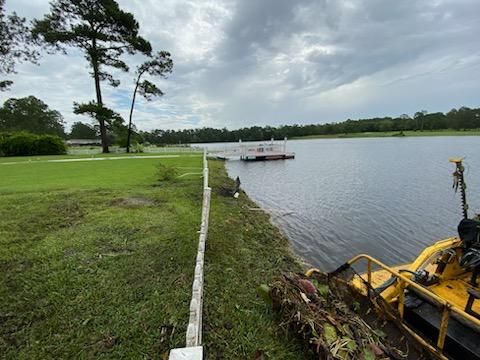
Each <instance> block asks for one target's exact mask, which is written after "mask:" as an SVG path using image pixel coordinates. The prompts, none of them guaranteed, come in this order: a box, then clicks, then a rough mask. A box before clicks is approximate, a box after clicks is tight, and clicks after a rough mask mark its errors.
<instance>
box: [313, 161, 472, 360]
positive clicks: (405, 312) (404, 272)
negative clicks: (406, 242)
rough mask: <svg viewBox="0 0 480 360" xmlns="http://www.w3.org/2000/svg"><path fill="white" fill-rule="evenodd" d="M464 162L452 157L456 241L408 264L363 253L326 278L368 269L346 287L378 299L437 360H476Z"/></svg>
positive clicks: (430, 249)
mask: <svg viewBox="0 0 480 360" xmlns="http://www.w3.org/2000/svg"><path fill="white" fill-rule="evenodd" d="M462 160H463V159H460V158H458V159H457V158H455V159H450V161H451V162H453V163H454V164H455V165H456V171H455V173H454V187H455V189H456V190H457V189H458V188H459V189H460V192H461V197H462V210H463V220H462V221H461V222H460V225H459V228H458V230H459V236H458V237H453V238H449V239H446V240H442V241H439V242H436V243H434V244H433V245H431V246H429V247H427V248H425V249H424V250H423V251H422V252H421V253H420V255H419V256H418V257H417V258H416V259H415V261H413V262H412V263H409V264H404V265H400V266H394V267H391V266H387V265H385V264H383V263H382V262H380V261H378V260H376V259H374V258H372V257H370V256H368V255H364V254H362V255H358V256H356V257H354V258H353V259H351V260H350V261H348V262H347V263H346V264H344V265H342V267H340V268H339V269H337V270H336V271H334V272H333V273H330V274H329V275H331V276H335V275H338V274H340V273H342V272H344V271H345V269H346V268H353V265H356V264H359V263H363V264H364V265H366V272H364V273H361V274H358V273H355V272H352V273H353V274H354V275H353V277H350V278H349V281H350V284H351V285H352V286H354V287H355V288H357V289H358V290H359V291H361V292H362V293H364V294H365V295H368V296H370V297H371V298H372V297H374V296H381V297H382V298H383V299H384V300H385V302H386V303H388V304H389V305H391V308H392V309H394V311H393V312H392V313H393V315H392V314H390V315H392V316H394V317H395V318H396V319H397V320H400V322H401V326H402V327H403V328H404V329H405V330H406V331H407V332H408V333H410V334H411V335H412V336H413V337H414V338H415V339H416V340H417V341H418V342H419V343H420V344H421V345H422V346H423V347H425V348H426V349H428V350H429V351H430V352H431V353H432V354H434V355H435V356H436V357H438V358H441V359H480V289H479V285H480V279H478V280H477V275H478V274H479V273H480V223H479V222H478V221H477V220H471V219H468V206H467V202H466V194H465V189H466V186H465V183H464V179H463V170H464V168H463V165H462ZM315 271H317V270H316V269H311V270H309V271H308V272H307V275H309V274H312V273H313V272H315Z"/></svg>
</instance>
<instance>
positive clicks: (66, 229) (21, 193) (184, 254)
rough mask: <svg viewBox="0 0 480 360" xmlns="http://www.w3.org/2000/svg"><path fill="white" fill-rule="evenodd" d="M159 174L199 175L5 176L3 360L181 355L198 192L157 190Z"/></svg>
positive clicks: (190, 160) (11, 169)
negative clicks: (172, 352)
mask: <svg viewBox="0 0 480 360" xmlns="http://www.w3.org/2000/svg"><path fill="white" fill-rule="evenodd" d="M2 160H3V159H2ZM160 162H161V163H163V164H169V165H173V166H177V167H179V173H180V174H182V173H187V172H200V171H201V166H202V165H201V164H202V162H201V157H200V156H196V157H179V158H167V159H138V160H133V159H129V160H115V161H91V162H75V163H45V162H38V163H34V162H31V163H25V164H14V165H6V166H5V165H0V172H1V175H0V219H1V220H0V272H1V274H2V276H1V277H0V357H1V358H7V359H16V358H19V359H73V358H84V359H91V358H111V359H120V358H124V359H133V358H136V359H139V358H147V359H149V358H152V359H158V358H161V357H162V356H164V355H165V354H167V352H168V350H169V349H170V348H173V347H178V346H183V345H184V341H185V330H186V324H187V320H188V305H189V300H190V296H191V284H192V276H193V267H194V260H195V254H196V248H197V241H198V234H197V230H198V228H199V222H200V212H201V202H202V195H201V186H202V185H201V184H202V180H201V178H200V175H189V176H184V177H182V178H180V179H178V180H177V181H172V182H160V181H158V180H156V177H155V171H156V164H158V163H160ZM195 168H196V169H195Z"/></svg>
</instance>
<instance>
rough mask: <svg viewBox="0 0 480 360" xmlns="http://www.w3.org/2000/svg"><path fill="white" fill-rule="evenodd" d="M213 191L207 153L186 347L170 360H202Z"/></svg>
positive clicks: (172, 354) (175, 352)
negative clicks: (205, 275) (205, 276)
mask: <svg viewBox="0 0 480 360" xmlns="http://www.w3.org/2000/svg"><path fill="white" fill-rule="evenodd" d="M211 194H212V189H211V188H210V187H209V186H208V160H207V152H206V150H204V152H203V202H202V220H201V223H200V235H199V237H198V249H197V257H196V259H195V271H194V274H193V285H192V299H191V300H190V315H189V320H188V325H187V334H186V339H185V340H186V341H185V342H186V346H185V347H184V348H179V349H173V350H172V351H170V360H180V359H182V360H187V359H188V360H201V359H203V347H202V326H203V324H202V321H203V319H202V315H203V284H204V281H203V280H204V278H203V268H204V263H205V245H206V242H207V234H208V219H209V214H210V198H211Z"/></svg>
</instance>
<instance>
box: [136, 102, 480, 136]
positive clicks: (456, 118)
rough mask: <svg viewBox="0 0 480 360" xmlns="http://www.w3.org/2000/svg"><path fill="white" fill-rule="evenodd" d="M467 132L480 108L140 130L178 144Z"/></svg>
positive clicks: (476, 125)
mask: <svg viewBox="0 0 480 360" xmlns="http://www.w3.org/2000/svg"><path fill="white" fill-rule="evenodd" d="M446 129H452V130H468V129H480V108H473V109H472V108H468V107H461V108H459V109H452V110H450V111H449V112H447V113H442V112H434V113H428V112H427V111H425V110H422V111H418V112H416V113H415V114H414V116H413V117H410V116H409V115H406V114H403V115H401V116H399V117H381V118H369V119H359V120H351V119H348V120H346V121H343V122H338V123H327V124H309V125H299V124H294V125H282V126H279V127H272V126H264V127H261V126H252V127H246V128H241V129H237V130H228V129H226V128H223V129H214V128H201V129H185V130H152V131H140V133H139V135H140V137H141V139H142V140H143V141H145V142H148V143H151V144H179V143H184V144H185V143H204V142H229V141H230V142H231V141H238V140H243V141H261V140H269V139H271V138H274V139H283V138H284V137H288V138H293V137H301V136H312V135H338V134H355V133H365V132H398V133H399V134H401V132H403V131H424V130H446Z"/></svg>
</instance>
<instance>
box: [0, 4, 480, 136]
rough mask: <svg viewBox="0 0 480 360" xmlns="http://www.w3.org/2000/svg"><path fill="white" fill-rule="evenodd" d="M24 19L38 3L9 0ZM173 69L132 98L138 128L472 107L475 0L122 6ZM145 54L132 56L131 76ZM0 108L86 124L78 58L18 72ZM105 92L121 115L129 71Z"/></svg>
mask: <svg viewBox="0 0 480 360" xmlns="http://www.w3.org/2000/svg"><path fill="white" fill-rule="evenodd" d="M6 2H7V11H8V12H10V11H12V10H15V11H16V12H17V13H18V14H20V15H22V16H25V17H27V18H29V19H31V18H34V17H41V16H42V15H43V14H45V13H47V12H48V10H49V4H48V1H45V0H7V1H6ZM119 3H120V6H121V7H122V8H123V9H124V10H127V11H130V12H132V13H133V14H134V15H135V17H136V19H137V20H138V21H139V23H140V31H141V34H142V35H143V36H144V37H145V38H147V39H148V40H150V41H151V43H152V45H153V47H154V49H155V50H168V51H170V52H171V53H172V57H173V59H174V73H173V74H172V75H171V76H170V77H169V79H168V80H165V81H163V80H162V81H157V83H158V84H159V85H161V88H162V90H163V91H164V92H165V96H163V97H162V98H158V99H155V100H154V101H153V102H146V101H142V100H140V101H139V102H138V106H137V108H136V113H135V122H136V123H137V126H138V127H139V128H141V129H143V130H150V129H155V128H162V129H166V128H170V129H178V128H192V127H203V126H212V127H227V128H230V129H233V128H239V127H244V126H252V125H273V126H277V125H281V124H293V123H325V122H331V121H342V120H345V119H347V118H351V119H356V118H361V117H373V116H383V115H390V116H398V115H400V114H402V113H407V114H409V115H413V113H414V112H415V111H417V110H421V109H426V110H428V111H448V110H449V109H451V108H453V107H460V106H470V107H478V106H480V104H479V103H480V101H479V99H480V95H479V94H480V18H479V16H480V1H478V0H449V1H446V0H435V1H433V0H431V1H429V0H422V1H419V0H401V1H400V0H371V1H367V0H365V1H360V0H352V1H340V0H323V1H322V0H318V1H313V0H299V1H292V0H205V1H203V0H162V1H159V0H120V1H119ZM140 61H142V58H141V57H138V56H136V57H133V58H129V60H128V62H129V64H130V65H131V67H132V68H134V67H135V65H136V64H138V63H139V62H140ZM17 70H18V74H17V75H15V76H12V77H11V79H12V80H14V85H13V87H12V89H11V90H10V91H9V92H5V93H0V100H1V101H3V100H5V99H7V98H9V97H23V96H28V95H34V96H36V97H38V98H40V99H42V100H43V101H45V102H46V103H47V104H48V105H50V106H51V107H52V108H54V109H56V110H59V111H60V112H61V113H62V114H63V115H64V117H65V120H66V122H67V124H69V125H70V124H72V123H73V122H74V121H86V122H88V121H90V120H89V119H88V118H86V117H82V116H77V115H74V114H73V113H72V104H73V101H77V102H78V101H89V100H93V99H94V84H93V80H92V79H91V78H90V77H89V69H88V65H87V62H86V60H85V58H84V57H83V55H82V54H81V53H79V52H77V51H74V50H73V51H69V53H68V55H45V56H43V58H42V59H41V63H40V66H34V65H28V64H22V65H20V66H18V67H17ZM119 78H120V79H121V81H122V83H121V85H120V87H119V88H116V89H114V88H110V87H109V86H108V85H107V84H106V83H104V85H103V89H104V93H105V102H106V105H107V106H109V107H111V108H113V109H115V110H116V111H118V112H120V113H121V114H122V115H123V116H124V117H125V118H127V115H128V109H129V105H130V103H129V101H130V96H131V92H132V90H133V84H132V80H133V75H132V74H119Z"/></svg>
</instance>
